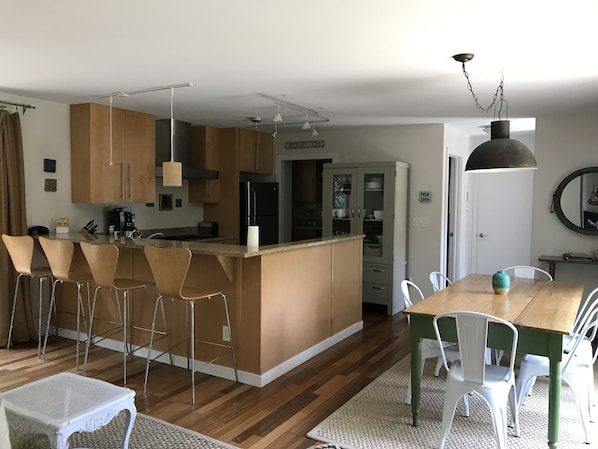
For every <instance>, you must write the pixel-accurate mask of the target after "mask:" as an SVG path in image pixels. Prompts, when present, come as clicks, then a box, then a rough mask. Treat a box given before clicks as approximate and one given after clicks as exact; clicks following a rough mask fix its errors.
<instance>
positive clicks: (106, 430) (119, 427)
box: [10, 413, 238, 449]
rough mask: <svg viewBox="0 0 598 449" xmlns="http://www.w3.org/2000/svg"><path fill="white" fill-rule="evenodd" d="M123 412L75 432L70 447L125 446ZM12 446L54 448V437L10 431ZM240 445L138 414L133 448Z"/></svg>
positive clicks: (196, 448)
mask: <svg viewBox="0 0 598 449" xmlns="http://www.w3.org/2000/svg"><path fill="white" fill-rule="evenodd" d="M124 422H125V421H124V414H123V413H121V414H120V415H118V416H117V417H116V418H114V419H113V420H112V422H111V423H110V424H108V425H107V426H105V427H102V428H101V429H100V430H97V431H96V432H90V433H75V434H73V435H71V437H70V438H69V447H71V448H78V447H85V448H89V449H117V448H120V447H122V437H123V431H124V428H125V424H124ZM10 442H11V446H12V449H50V440H49V439H48V437H46V436H44V435H20V434H17V433H15V432H12V431H11V433H10ZM191 448H193V449H238V448H236V447H235V446H231V445H230V444H226V443H223V442H221V441H217V440H214V439H213V438H210V437H207V436H205V435H202V434H200V433H197V432H193V431H192V430H188V429H184V428H182V427H179V426H175V425H173V424H170V423H167V422H165V421H161V420H159V419H156V418H152V417H151V416H147V415H143V414H141V413H138V414H137V418H136V419H135V424H134V425H133V430H132V431H131V438H130V440H129V449H191Z"/></svg>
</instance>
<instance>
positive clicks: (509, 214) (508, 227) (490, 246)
mask: <svg viewBox="0 0 598 449" xmlns="http://www.w3.org/2000/svg"><path fill="white" fill-rule="evenodd" d="M473 178H474V179H473V185H474V192H475V202H474V211H473V212H474V214H473V217H474V223H473V229H474V231H475V234H474V236H473V239H474V240H473V242H472V248H473V252H474V254H473V257H472V259H473V272H474V273H480V274H492V273H494V272H496V271H497V270H500V269H502V268H506V267H508V266H511V265H533V263H531V260H530V258H531V233H532V198H533V171H531V170H527V171H521V172H507V173H479V174H474V175H473Z"/></svg>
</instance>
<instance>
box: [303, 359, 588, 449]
mask: <svg viewBox="0 0 598 449" xmlns="http://www.w3.org/2000/svg"><path fill="white" fill-rule="evenodd" d="M435 363H436V360H428V363H426V366H425V369H424V375H423V377H422V401H421V409H420V415H419V426H418V427H413V426H412V425H411V422H412V420H411V406H409V405H406V404H405V394H406V392H407V385H408V382H409V379H410V368H409V367H410V358H409V356H407V357H404V358H403V359H401V360H400V361H399V362H397V363H396V364H395V365H394V366H393V367H392V368H390V369H389V370H388V371H386V372H385V373H384V374H382V375H381V376H380V377H378V378H377V379H375V380H374V381H373V382H372V383H371V384H369V385H368V386H367V387H365V388H364V389H363V390H362V391H360V392H359V393H358V394H357V395H356V396H354V397H353V398H351V399H350V400H349V401H348V402H347V403H346V404H345V405H343V406H342V407H341V408H340V409H338V410H337V411H335V412H334V413H333V414H332V415H330V416H329V417H328V418H326V419H325V420H324V421H323V422H321V423H320V424H318V425H317V426H316V427H315V428H313V429H312V430H311V431H310V432H309V433H308V434H307V436H308V437H309V438H312V439H314V440H316V441H320V442H325V443H330V444H333V445H338V447H339V448H342V449H401V448H405V449H406V448H410V449H411V448H437V447H438V442H439V438H440V423H441V420H442V406H443V400H444V383H445V380H446V371H444V370H442V371H441V374H440V376H439V377H434V375H433V372H434V364H435ZM597 379H598V376H595V381H596V380H597ZM561 391H562V395H561V421H560V422H561V427H560V438H559V448H560V449H590V448H596V447H598V422H597V423H590V424H589V426H590V431H589V434H590V435H594V441H592V444H590V445H587V444H585V443H584V436H583V429H582V427H581V423H580V422H579V420H578V419H577V412H576V409H575V400H574V399H573V394H572V392H571V390H570V388H569V387H568V386H567V384H566V383H563V387H562V390H561ZM597 391H598V388H597ZM597 394H598V393H597ZM547 408H548V378H538V380H537V382H536V384H535V386H534V389H533V395H532V396H529V397H528V398H527V399H526V401H525V403H524V405H523V407H522V408H521V412H520V417H519V419H520V427H521V436H520V437H519V438H518V437H515V436H514V435H513V432H512V429H511V428H509V429H508V431H507V444H508V447H509V448H511V449H515V448H521V449H528V448H543V447H547V445H546V442H547V432H548V416H547ZM462 411H463V408H462V403H460V404H459V405H457V410H456V412H455V417H454V420H453V425H452V427H451V430H450V433H449V436H448V438H447V441H446V445H445V448H446V449H449V448H459V449H467V448H471V449H479V448H486V447H496V440H495V439H494V431H493V429H492V421H491V418H490V411H489V410H488V407H487V405H486V404H485V403H483V400H482V399H480V398H479V396H477V395H473V396H471V399H470V416H469V418H465V417H463V416H462V415H461V413H462ZM594 414H595V415H598V410H596V413H594ZM316 447H317V446H316ZM324 447H325V446H324Z"/></svg>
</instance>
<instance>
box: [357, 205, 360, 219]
mask: <svg viewBox="0 0 598 449" xmlns="http://www.w3.org/2000/svg"><path fill="white" fill-rule="evenodd" d="M357 218H361V207H360V208H358V209H357Z"/></svg>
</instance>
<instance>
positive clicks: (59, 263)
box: [39, 237, 75, 281]
mask: <svg viewBox="0 0 598 449" xmlns="http://www.w3.org/2000/svg"><path fill="white" fill-rule="evenodd" d="M39 244H40V245H41V247H42V249H43V250H44V254H45V255H46V259H48V264H49V265H50V269H51V270H52V275H53V276H54V277H55V278H56V279H60V280H62V281H65V280H69V272H70V270H71V263H72V261H73V254H74V253H75V245H74V244H73V242H72V241H71V240H52V239H49V238H47V237H40V238H39Z"/></svg>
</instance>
